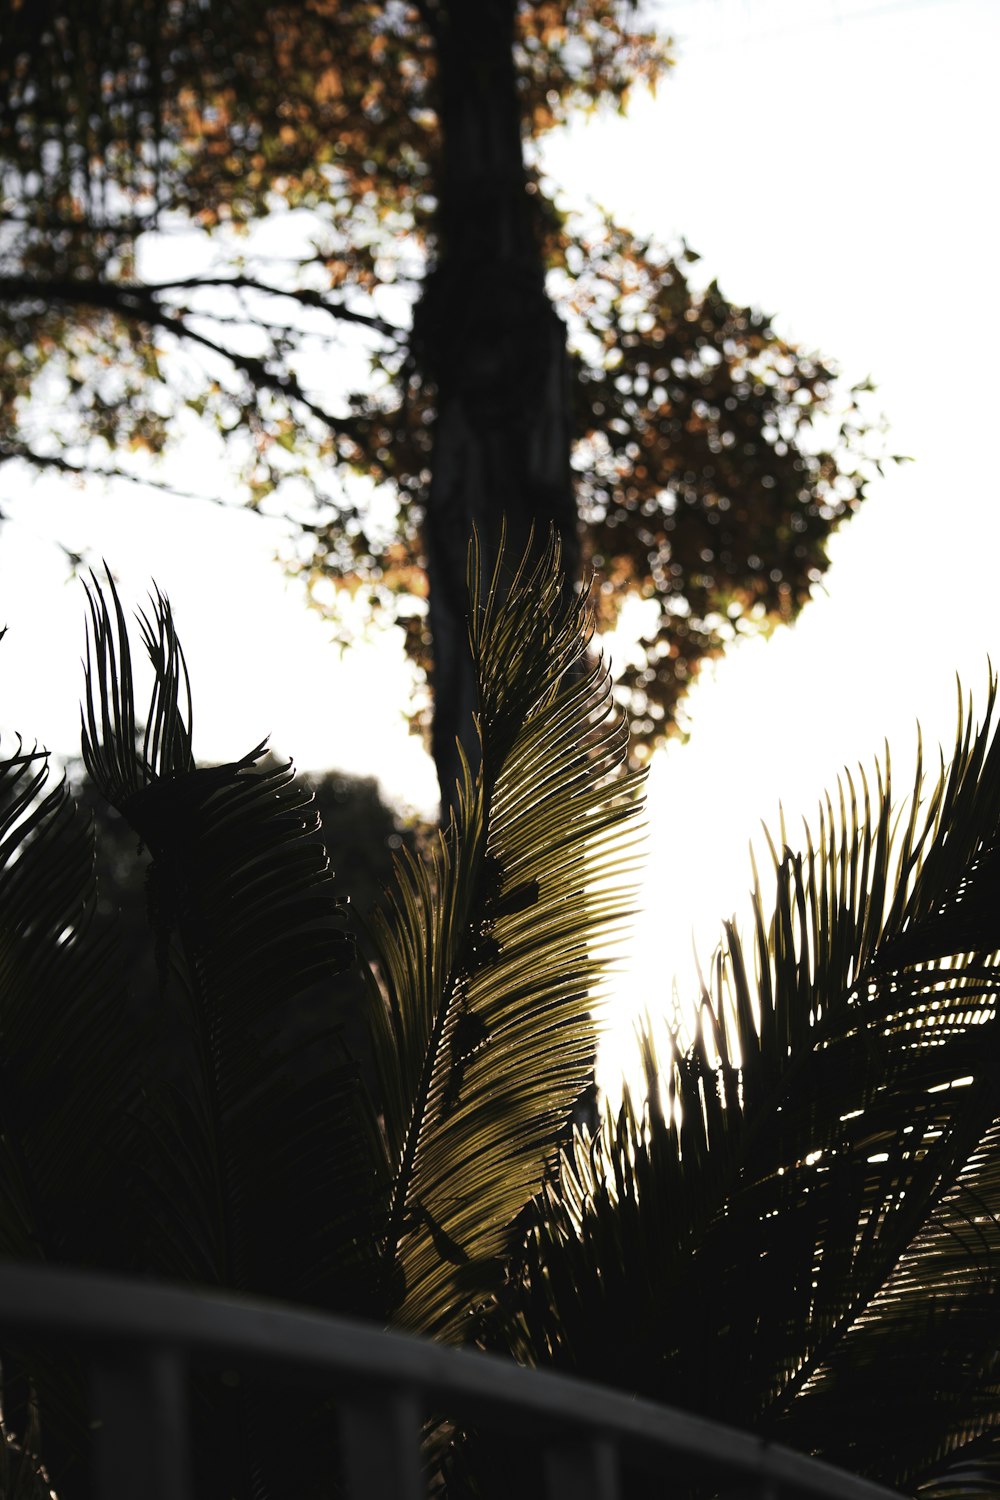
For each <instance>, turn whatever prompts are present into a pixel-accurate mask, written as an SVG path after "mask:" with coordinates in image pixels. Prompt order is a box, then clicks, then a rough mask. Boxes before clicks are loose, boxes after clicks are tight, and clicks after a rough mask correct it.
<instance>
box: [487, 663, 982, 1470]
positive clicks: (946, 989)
mask: <svg viewBox="0 0 1000 1500" xmlns="http://www.w3.org/2000/svg"><path fill="white" fill-rule="evenodd" d="M995 698H996V683H995V682H992V681H991V685H990V694H989V702H988V706H987V712H986V717H985V722H984V724H983V726H982V727H981V728H980V729H979V730H978V731H976V732H973V729H972V725H971V720H968V721H963V716H962V714H961V703H960V721H959V732H958V742H957V746H956V752H955V756H954V759H953V761H952V763H951V767H950V769H948V770H945V769H944V767H942V770H941V774H940V777H939V778H938V780H937V782H936V784H935V785H934V786H933V787H932V789H931V791H930V793H929V795H928V796H927V797H926V800H925V801H921V785H922V780H921V773H920V769H919V766H918V772H917V781H916V785H915V788H914V793H913V798H912V801H911V804H910V809H909V812H908V814H907V815H906V816H905V819H902V820H900V819H898V818H895V817H894V813H893V809H892V803H891V796H890V779H889V769H888V760H887V762H886V769H885V773H884V776H883V773H882V772H881V771H879V772H878V774H877V779H876V788H875V794H874V797H873V796H872V795H871V794H870V792H869V787H868V783H867V781H866V779H865V778H864V776H863V775H862V778H861V782H860V797H859V795H858V790H857V788H856V787H855V784H854V782H853V780H852V778H850V777H847V778H846V779H845V781H844V782H843V783H842V785H841V788H840V796H839V800H838V805H837V806H836V808H834V806H833V805H832V804H831V802H830V801H829V800H828V801H827V802H826V804H825V806H824V807H823V809H822V810H821V816H820V821H819V831H818V835H817V837H816V838H815V840H814V839H813V838H812V837H809V838H807V842H806V850H805V853H804V855H793V854H792V853H791V852H790V851H789V850H788V848H787V847H786V848H784V849H783V850H782V852H781V853H780V854H779V853H778V852H777V851H776V850H775V851H774V863H775V875H776V882H777V894H776V898H775V903H774V909H773V915H772V916H771V919H770V921H769V922H768V921H766V920H765V917H764V911H763V898H762V895H761V892H760V886H759V883H758V886H757V889H756V893H755V897H754V920H755V931H754V940H753V943H752V945H751V949H750V951H749V952H748V951H747V950H746V949H745V947H744V944H743V942H742V940H741V938H740V936H739V933H738V932H737V931H736V929H735V928H734V926H733V925H731V924H729V925H727V928H726V941H725V944H724V945H723V947H722V948H721V949H720V951H719V953H718V954H717V956H716V959H715V962H714V965H713V969H712V977H711V982H710V984H709V985H706V986H705V988H704V989H703V993H702V997H701V1002H700V1007H699V1010H698V1022H697V1029H696V1037H697V1039H696V1041H695V1043H694V1045H693V1046H692V1047H690V1048H689V1049H688V1050H684V1048H683V1046H682V1044H681V1042H680V1040H679V1039H678V1038H675V1039H674V1040H673V1041H672V1042H671V1044H670V1045H669V1046H668V1048H667V1051H666V1052H665V1053H664V1054H663V1055H661V1056H659V1057H657V1055H656V1048H655V1046H654V1044H653V1042H652V1040H651V1038H650V1036H649V1035H647V1036H646V1038H645V1042H644V1048H645V1063H646V1073H647V1084H648V1089H649V1097H648V1100H647V1101H646V1105H645V1107H644V1108H642V1109H640V1108H638V1107H637V1106H636V1105H635V1104H634V1102H633V1100H632V1099H631V1098H630V1097H629V1096H628V1094H626V1097H625V1100H624V1103H623V1106H622V1109H621V1111H620V1113H619V1114H618V1116H617V1118H616V1119H608V1120H607V1121H606V1123H605V1128H604V1133H603V1137H602V1138H600V1139H598V1140H596V1141H592V1142H588V1141H585V1140H583V1139H581V1138H577V1140H576V1143H575V1149H574V1150H573V1151H572V1152H571V1153H569V1155H568V1157H567V1159H566V1160H565V1161H564V1164H563V1178H562V1181H563V1187H562V1190H561V1191H560V1192H556V1191H550V1193H549V1194H548V1197H547V1200H546V1201H545V1203H544V1205H543V1206H542V1207H541V1208H540V1211H539V1222H538V1223H537V1225H536V1227H535V1229H534V1230H533V1232H532V1234H531V1236H530V1237H529V1242H528V1245H527V1249H526V1259H525V1266H524V1272H523V1277H522V1290H523V1296H524V1303H523V1306H522V1308H521V1310H520V1316H519V1318H518V1319H517V1320H516V1322H515V1326H514V1328H513V1329H512V1331H511V1333H510V1335H509V1336H510V1337H511V1338H512V1339H513V1341H514V1344H515V1347H517V1348H518V1349H519V1351H520V1353H521V1356H522V1357H526V1358H530V1359H534V1360H539V1361H542V1362H549V1361H551V1362H554V1363H556V1364H559V1365H561V1366H563V1367H567V1368H571V1369H574V1370H576V1371H578V1372H580V1373H582V1374H585V1375H590V1376H593V1377H599V1378H601V1379H610V1380H612V1381H614V1382H615V1383H617V1384H620V1385H624V1386H626V1387H629V1388H632V1389H636V1390H639V1391H641V1392H643V1393H644V1394H647V1395H651V1396H654V1397H658V1398H660V1399H663V1400H666V1401H670V1402H674V1403H677V1404H678V1405H681V1406H685V1407H688V1408H692V1409H695V1410H697V1411H700V1412H703V1413H706V1414H710V1415H715V1416H719V1417H724V1418H726V1419H727V1420H729V1421H732V1422H734V1423H737V1424H739V1425H742V1426H744V1427H749V1428H752V1429H754V1430H756V1431H760V1432H762V1433H765V1434H767V1435H769V1436H772V1437H774V1438H776V1439H779V1440H781V1441H783V1442H786V1443H789V1444H791V1445H792V1446H798V1447H800V1448H802V1449H804V1450H806V1451H809V1452H812V1453H815V1454H818V1455H820V1456H822V1457H824V1458H826V1459H827V1460H829V1461H831V1462H833V1463H836V1464H839V1465H841V1466H843V1467H845V1468H849V1469H853V1470H855V1471H856V1472H861V1473H864V1474H867V1475H869V1476H871V1477H873V1478H878V1479H881V1480H883V1481H885V1482H888V1483H891V1484H896V1485H905V1486H907V1487H909V1488H911V1489H916V1487H917V1486H918V1485H920V1483H921V1482H922V1481H923V1480H924V1479H926V1480H927V1482H928V1485H929V1488H928V1491H927V1493H929V1494H934V1495H935V1496H937V1495H941V1496H942V1497H943V1496H945V1495H957V1494H960V1493H969V1494H973V1493H976V1491H975V1490H974V1488H972V1487H967V1488H966V1489H965V1490H963V1489H962V1488H961V1484H963V1483H965V1481H964V1480H963V1481H961V1482H960V1484H959V1487H958V1488H954V1487H949V1484H950V1481H949V1479H948V1475H949V1473H951V1472H952V1471H954V1472H955V1473H958V1472H960V1471H967V1472H971V1471H972V1469H974V1468H976V1466H977V1463H978V1465H979V1467H980V1469H981V1471H982V1472H983V1473H986V1472H987V1467H988V1465H989V1464H992V1465H993V1466H994V1467H993V1468H992V1469H990V1471H989V1472H991V1473H995V1472H996V1470H995V1464H996V1456H995V1455H996V1441H997V1433H998V1429H1000V1366H998V1358H997V1350H998V1348H1000V1296H998V1293H1000V1155H998V1146H1000V1027H998V1025H997V1015H996V1011H997V998H998V992H1000V964H998V949H1000V910H998V906H997V900H996V897H997V893H998V873H1000V868H998V863H997V860H998V840H1000V742H998V740H997V739H996V737H995V736H994V735H993V734H992V721H993V714H994V708H995ZM977 1455H979V1457H978V1458H977ZM963 1466H965V1469H964V1470H963ZM984 1482H985V1481H984ZM970 1484H971V1481H970ZM980 1492H982V1491H980Z"/></svg>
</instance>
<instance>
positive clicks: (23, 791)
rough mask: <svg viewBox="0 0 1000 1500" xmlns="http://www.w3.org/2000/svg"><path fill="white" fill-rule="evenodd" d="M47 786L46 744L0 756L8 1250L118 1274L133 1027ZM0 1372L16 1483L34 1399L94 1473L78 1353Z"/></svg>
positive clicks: (88, 866) (85, 862)
mask: <svg viewBox="0 0 1000 1500" xmlns="http://www.w3.org/2000/svg"><path fill="white" fill-rule="evenodd" d="M47 783H48V762H47V756H46V754H45V752H40V751H38V750H33V751H29V752H25V751H24V749H23V745H22V743H21V742H20V741H19V742H18V748H17V751H16V752H15V753H14V754H12V755H6V756H3V757H2V758H0V1256H2V1257H4V1258H9V1259H13V1260H21V1261H25V1260H27V1261H48V1262H52V1263H56V1264H59V1263H62V1264H70V1265H78V1266H92V1267H97V1266H99V1267H102V1268H107V1269H113V1268H116V1267H124V1266H127V1265H128V1263H129V1262H128V1254H127V1244H128V1235H127V1227H128V1222H129V1207H130V1205H129V1202H128V1194H127V1186H125V1185H123V1179H122V1165H123V1159H124V1139H123V1137H124V1122H125V1120H126V1119H127V1116H128V1112H129V1110H130V1109H131V1108H132V1107H133V1106H134V1105H135V1102H136V1099H137V1096H138V1090H139V1085H140V1081H141V1076H140V1068H139V1059H140V1036H139V1032H138V1029H137V1026H136V1024H135V1018H134V1015H133V1013H132V1011H131V1008H130V1006H129V1003H128V996H127V992H126V987H125V983H124V978H123V970H122V967H121V964H120V963H119V962H118V954H117V950H116V945H115V942H114V938H113V935H112V934H110V933H109V932H108V931H107V930H105V931H103V932H100V931H98V930H97V928H96V927H95V924H94V923H93V920H92V918H93V915H94V908H95V904H96V888H95V884H94V874H93V865H94V850H93V833H92V829H91V827H90V824H89V821H88V820H87V819H85V818H84V817H82V816H81V815H80V813H79V812H78V811H77V809H76V808H75V806H74V804H73V802H72V799H71V797H70V795H69V792H68V789H67V787H66V785H65V783H64V782H63V783H61V784H59V785H58V786H56V787H55V788H54V789H48V786H47ZM2 1379H3V1387H4V1391H3V1395H4V1400H3V1415H2V1417H0V1446H2V1448H3V1453H4V1455H5V1457H4V1465H5V1466H6V1465H7V1460H8V1459H10V1463H11V1466H12V1467H11V1472H10V1475H9V1479H10V1483H11V1485H12V1486H15V1485H20V1484H24V1485H27V1487H28V1488H27V1489H26V1490H25V1491H24V1493H28V1492H30V1493H31V1494H32V1495H35V1494H37V1493H38V1492H39V1490H38V1484H40V1481H37V1475H36V1469H37V1455H38V1452H39V1449H38V1433H37V1430H36V1424H35V1422H34V1421H33V1417H34V1416H35V1415H36V1405H35V1398H38V1399H40V1400H41V1401H42V1402H43V1403H44V1407H45V1412H46V1420H45V1451H46V1456H47V1458H48V1459H49V1461H50V1462H52V1463H53V1464H54V1465H55V1468H56V1469H57V1470H58V1472H60V1473H61V1474H63V1475H66V1476H72V1475H73V1473H74V1471H75V1472H76V1473H77V1474H79V1473H80V1472H81V1471H84V1472H85V1469H86V1464H85V1460H84V1455H85V1453H86V1450H87V1442H88V1427H87V1412H86V1403H85V1401H84V1399H83V1396H84V1390H83V1383H82V1377H81V1374H80V1371H79V1370H78V1369H77V1367H76V1364H75V1362H74V1361H72V1360H69V1359H67V1358H66V1357H65V1355H54V1354H51V1353H50V1354H46V1353H44V1352H43V1353H41V1354H39V1353H38V1352H37V1351H33V1352H32V1353H31V1354H30V1355H29V1353H28V1351H26V1350H24V1349H21V1348H19V1347H17V1346H14V1345H11V1344H9V1343H8V1342H7V1341H6V1340H5V1344H4V1349H3V1361H2ZM32 1392H33V1393H34V1395H32ZM11 1442H13V1443H14V1446H13V1447H11V1446H10V1443H11ZM15 1458H16V1463H15ZM36 1481H37V1482H36ZM44 1488H45V1492H46V1493H48V1486H47V1485H46V1486H44ZM13 1492H14V1491H13V1489H12V1490H11V1493H13Z"/></svg>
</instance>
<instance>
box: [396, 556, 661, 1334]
mask: <svg viewBox="0 0 1000 1500" xmlns="http://www.w3.org/2000/svg"><path fill="white" fill-rule="evenodd" d="M530 556H531V553H530V548H529V552H528V553H527V554H526V556H525V559H524V561H523V562H522V563H521V565H520V567H519V568H518V569H517V571H516V573H515V574H514V577H513V578H512V579H508V577H507V576H506V564H505V560H504V558H503V555H502V552H501V557H500V561H499V562H498V564H497V567H496V570H495V571H494V574H493V577H492V579H491V581H490V584H489V586H488V588H486V589H485V591H484V589H483V587H482V583H481V562H480V558H479V554H478V547H477V546H476V545H475V544H474V545H473V548H472V551H471V555H470V565H469V572H470V596H471V626H470V635H471V644H472V651H473V655H474V658H475V663H476V670H477V674H478V680H479V695H480V712H479V730H480V736H481V740H482V751H483V754H482V769H481V771H480V773H479V775H478V777H477V779H476V781H475V783H474V784H473V782H472V780H471V778H470V776H469V775H468V772H467V771H466V773H465V776H464V779H463V782H462V784H461V785H460V787H459V794H458V799H457V802H458V807H457V812H456V813H455V814H454V815H453V818H452V822H451V825H450V827H449V829H448V831H447V833H446V834H444V835H442V836H440V838H439V840H438V844H437V846H436V848H435V849H434V851H433V854H432V857H431V859H430V860H429V862H428V863H427V864H425V865H423V866H421V865H418V864H417V863H416V862H415V861H414V860H412V859H411V858H409V857H407V858H403V859H401V860H400V861H399V863H398V873H397V884H396V889H395V892H394V894H393V896H392V898H391V902H390V904H389V906H388V908H387V910H386V911H385V912H383V913H380V914H378V915H377V917H376V919H375V922H374V936H375V941H376V944H377V949H378V972H379V978H380V980H381V990H379V989H378V988H377V987H376V986H375V985H374V983H373V987H372V995H373V1006H372V1024H373V1037H374V1051H375V1057H376V1063H377V1066H378V1067H379V1069H380V1074H381V1097H382V1102H383V1107H384V1112H385V1130H386V1137H387V1142H388V1152H389V1159H390V1162H391V1169H392V1175H393V1187H392V1196H391V1202H390V1212H389V1230H388V1236H387V1255H388V1257H389V1259H390V1262H391V1263H392V1267H393V1273H394V1275H395V1278H396V1284H397V1289H398V1290H397V1296H398V1299H399V1305H398V1306H397V1307H396V1309H395V1312H394V1318H395V1321H397V1322H398V1323H400V1324H401V1325H403V1326H404V1327H408V1328H413V1329H415V1330H420V1331H422V1332H425V1333H430V1334H433V1335H434V1336H436V1337H440V1338H447V1339H453V1340H454V1339H460V1338H462V1337H463V1335H468V1333H469V1332H470V1328H471V1324H470V1318H469V1313H470V1311H471V1310H472V1309H474V1308H475V1307H476V1305H477V1303H479V1302H481V1301H482V1300H483V1298H484V1297H487V1296H488V1295H489V1294H490V1293H491V1292H492V1291H493V1290H495V1289H496V1287H497V1286H498V1284H499V1281H500V1279H501V1277H502V1274H503V1266H504V1257H505V1255H506V1253H507V1252H508V1250H509V1247H510V1239H511V1226H512V1223H513V1221H514V1219H515V1218H516V1216H517V1214H518V1213H519V1212H520V1210H521V1209H522V1207H523V1206H524V1205H525V1203H526V1202H527V1201H528V1200H529V1199H530V1198H531V1196H532V1194H533V1193H534V1192H536V1191H537V1189H538V1188H539V1187H540V1185H541V1183H542V1181H543V1179H544V1178H545V1177H546V1175H547V1174H549V1173H551V1172H552V1171H553V1170H554V1169H555V1166H556V1150H555V1143H556V1141H557V1138H558V1137H559V1135H560V1133H561V1132H562V1131H563V1130H564V1128H565V1123H566V1120H567V1117H568V1114H569V1111H570V1109H571V1107H572V1105H573V1104H574V1102H575V1101H576V1099H577V1098H578V1096H579V1095H580V1093H581V1091H582V1090H583V1089H584V1088H585V1086H586V1085H587V1083H588V1081H589V1078H590V1076H591V1069H592V1063H593V1055H594V1047H595V1041H596V1029H595V1022H594V1017H593V1011H594V1007H595V1005H596V1004H598V1003H599V1000H600V996H601V994H602V990H603V986H604V983H605V980H606V976H607V961H606V959H605V958H603V957H602V956H601V954H600V952H599V951H598V945H599V944H600V943H601V942H606V941H608V940H610V938H611V936H612V935H613V934H615V933H616V932H618V931H619V929H620V927H621V924H622V922H623V920H624V919H625V917H626V915H627V911H628V903H629V892H628V890H627V889H624V888H623V884H622V882H623V879H624V878H625V877H626V876H627V875H628V874H629V872H630V871H631V869H632V868H633V866H632V862H631V860H632V846H633V841H632V840H630V833H631V830H632V828H633V826H634V819H635V815H636V813H637V812H638V810H639V807H640V801H641V798H640V791H641V784H642V783H641V778H638V777H636V776H635V775H622V774H620V769H621V766H622V763H623V761H624V758H625V751H626V744H625V731H624V729H623V726H622V725H621V723H620V722H619V721H618V719H617V718H616V717H615V716H614V715H613V712H612V705H611V695H610V684H609V680H608V673H607V670H606V668H605V667H604V666H603V664H599V665H598V666H597V667H595V668H586V667H584V665H583V660H584V652H585V648H586V643H587V640H588V638H589V627H588V625H587V614H586V601H585V600H577V599H574V598H572V597H569V598H568V597H567V594H566V590H565V587H564V584H563V581H562V579H561V576H560V572H559V548H558V543H557V542H556V541H554V540H552V541H550V542H549V545H548V546H547V548H546V549H545V550H544V554H543V556H542V557H541V558H540V559H539V560H538V561H537V562H536V563H534V565H532V563H531V562H530V560H529V559H530Z"/></svg>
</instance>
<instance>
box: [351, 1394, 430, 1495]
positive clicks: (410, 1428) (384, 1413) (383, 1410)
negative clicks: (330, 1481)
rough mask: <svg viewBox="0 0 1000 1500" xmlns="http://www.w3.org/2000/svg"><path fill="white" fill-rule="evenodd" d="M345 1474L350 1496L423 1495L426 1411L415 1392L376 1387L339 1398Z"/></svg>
mask: <svg viewBox="0 0 1000 1500" xmlns="http://www.w3.org/2000/svg"><path fill="white" fill-rule="evenodd" d="M338 1405H339V1417H340V1433H341V1442H342V1446H343V1466H344V1478H345V1479H346V1481H347V1493H348V1495H350V1497H351V1500H369V1497H374V1496H376V1495H379V1496H380V1495H385V1496H386V1497H388V1496H392V1500H420V1497H421V1495H422V1494H423V1479H422V1475H421V1465H420V1436H421V1420H422V1412H421V1407H420V1402H419V1401H418V1399H417V1395H416V1392H415V1391H412V1390H408V1389H402V1390H400V1389H395V1390H391V1389H386V1388H385V1387H382V1388H381V1389H374V1390H372V1391H370V1393H368V1394H367V1395H365V1396H363V1397H362V1396H357V1395H355V1396H351V1397H348V1398H346V1399H344V1400H341V1401H340V1402H339V1403H338Z"/></svg>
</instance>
